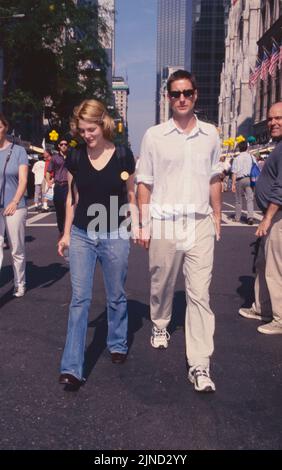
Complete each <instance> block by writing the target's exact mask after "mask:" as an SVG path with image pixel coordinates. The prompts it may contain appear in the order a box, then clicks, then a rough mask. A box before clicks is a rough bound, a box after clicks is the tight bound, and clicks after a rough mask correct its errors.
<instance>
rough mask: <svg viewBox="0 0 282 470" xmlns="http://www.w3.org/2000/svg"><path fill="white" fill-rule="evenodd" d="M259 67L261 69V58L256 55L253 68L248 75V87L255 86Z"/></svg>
mask: <svg viewBox="0 0 282 470" xmlns="http://www.w3.org/2000/svg"><path fill="white" fill-rule="evenodd" d="M260 69H261V59H260V58H259V57H257V60H256V65H255V69H254V71H253V72H252V73H250V77H249V87H250V88H252V87H253V86H255V84H256V83H257V79H258V78H259V75H260Z"/></svg>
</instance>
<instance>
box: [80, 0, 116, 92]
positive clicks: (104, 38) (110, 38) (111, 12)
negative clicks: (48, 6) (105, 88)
mask: <svg viewBox="0 0 282 470" xmlns="http://www.w3.org/2000/svg"><path fill="white" fill-rule="evenodd" d="M74 2H75V3H77V4H78V5H79V4H80V5H83V4H88V5H89V4H90V5H97V6H98V8H99V15H100V16H101V18H102V19H103V20H104V23H105V24H106V25H107V28H108V29H107V31H104V30H103V31H102V30H101V31H99V35H100V40H101V43H102V46H103V47H104V49H105V51H106V54H107V58H108V63H109V66H108V70H107V81H108V84H109V87H110V88H111V85H112V77H113V75H114V70H115V0H74Z"/></svg>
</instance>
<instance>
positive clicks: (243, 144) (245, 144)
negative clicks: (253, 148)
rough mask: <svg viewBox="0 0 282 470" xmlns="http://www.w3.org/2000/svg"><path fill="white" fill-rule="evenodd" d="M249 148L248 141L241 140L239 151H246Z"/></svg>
mask: <svg viewBox="0 0 282 470" xmlns="http://www.w3.org/2000/svg"><path fill="white" fill-rule="evenodd" d="M247 148H248V142H247V141H246V140H244V141H243V142H239V144H238V149H239V152H246V150H247Z"/></svg>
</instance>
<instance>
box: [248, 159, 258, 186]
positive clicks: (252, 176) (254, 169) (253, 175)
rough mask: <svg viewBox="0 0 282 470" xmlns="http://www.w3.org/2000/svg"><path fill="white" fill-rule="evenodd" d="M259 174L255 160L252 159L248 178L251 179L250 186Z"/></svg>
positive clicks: (254, 183) (254, 182)
mask: <svg viewBox="0 0 282 470" xmlns="http://www.w3.org/2000/svg"><path fill="white" fill-rule="evenodd" d="M259 175H260V169H259V167H258V165H257V163H256V162H254V161H253V164H252V168H251V172H250V180H251V187H252V188H254V187H255V185H256V182H257V180H258V177H259Z"/></svg>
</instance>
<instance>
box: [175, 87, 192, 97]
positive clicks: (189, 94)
mask: <svg viewBox="0 0 282 470" xmlns="http://www.w3.org/2000/svg"><path fill="white" fill-rule="evenodd" d="M194 93H195V90H193V89H192V88H190V89H188V90H182V91H170V92H169V96H170V97H171V98H174V99H178V98H180V96H181V95H183V96H184V97H185V98H191V97H192V96H193V95H194Z"/></svg>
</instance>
